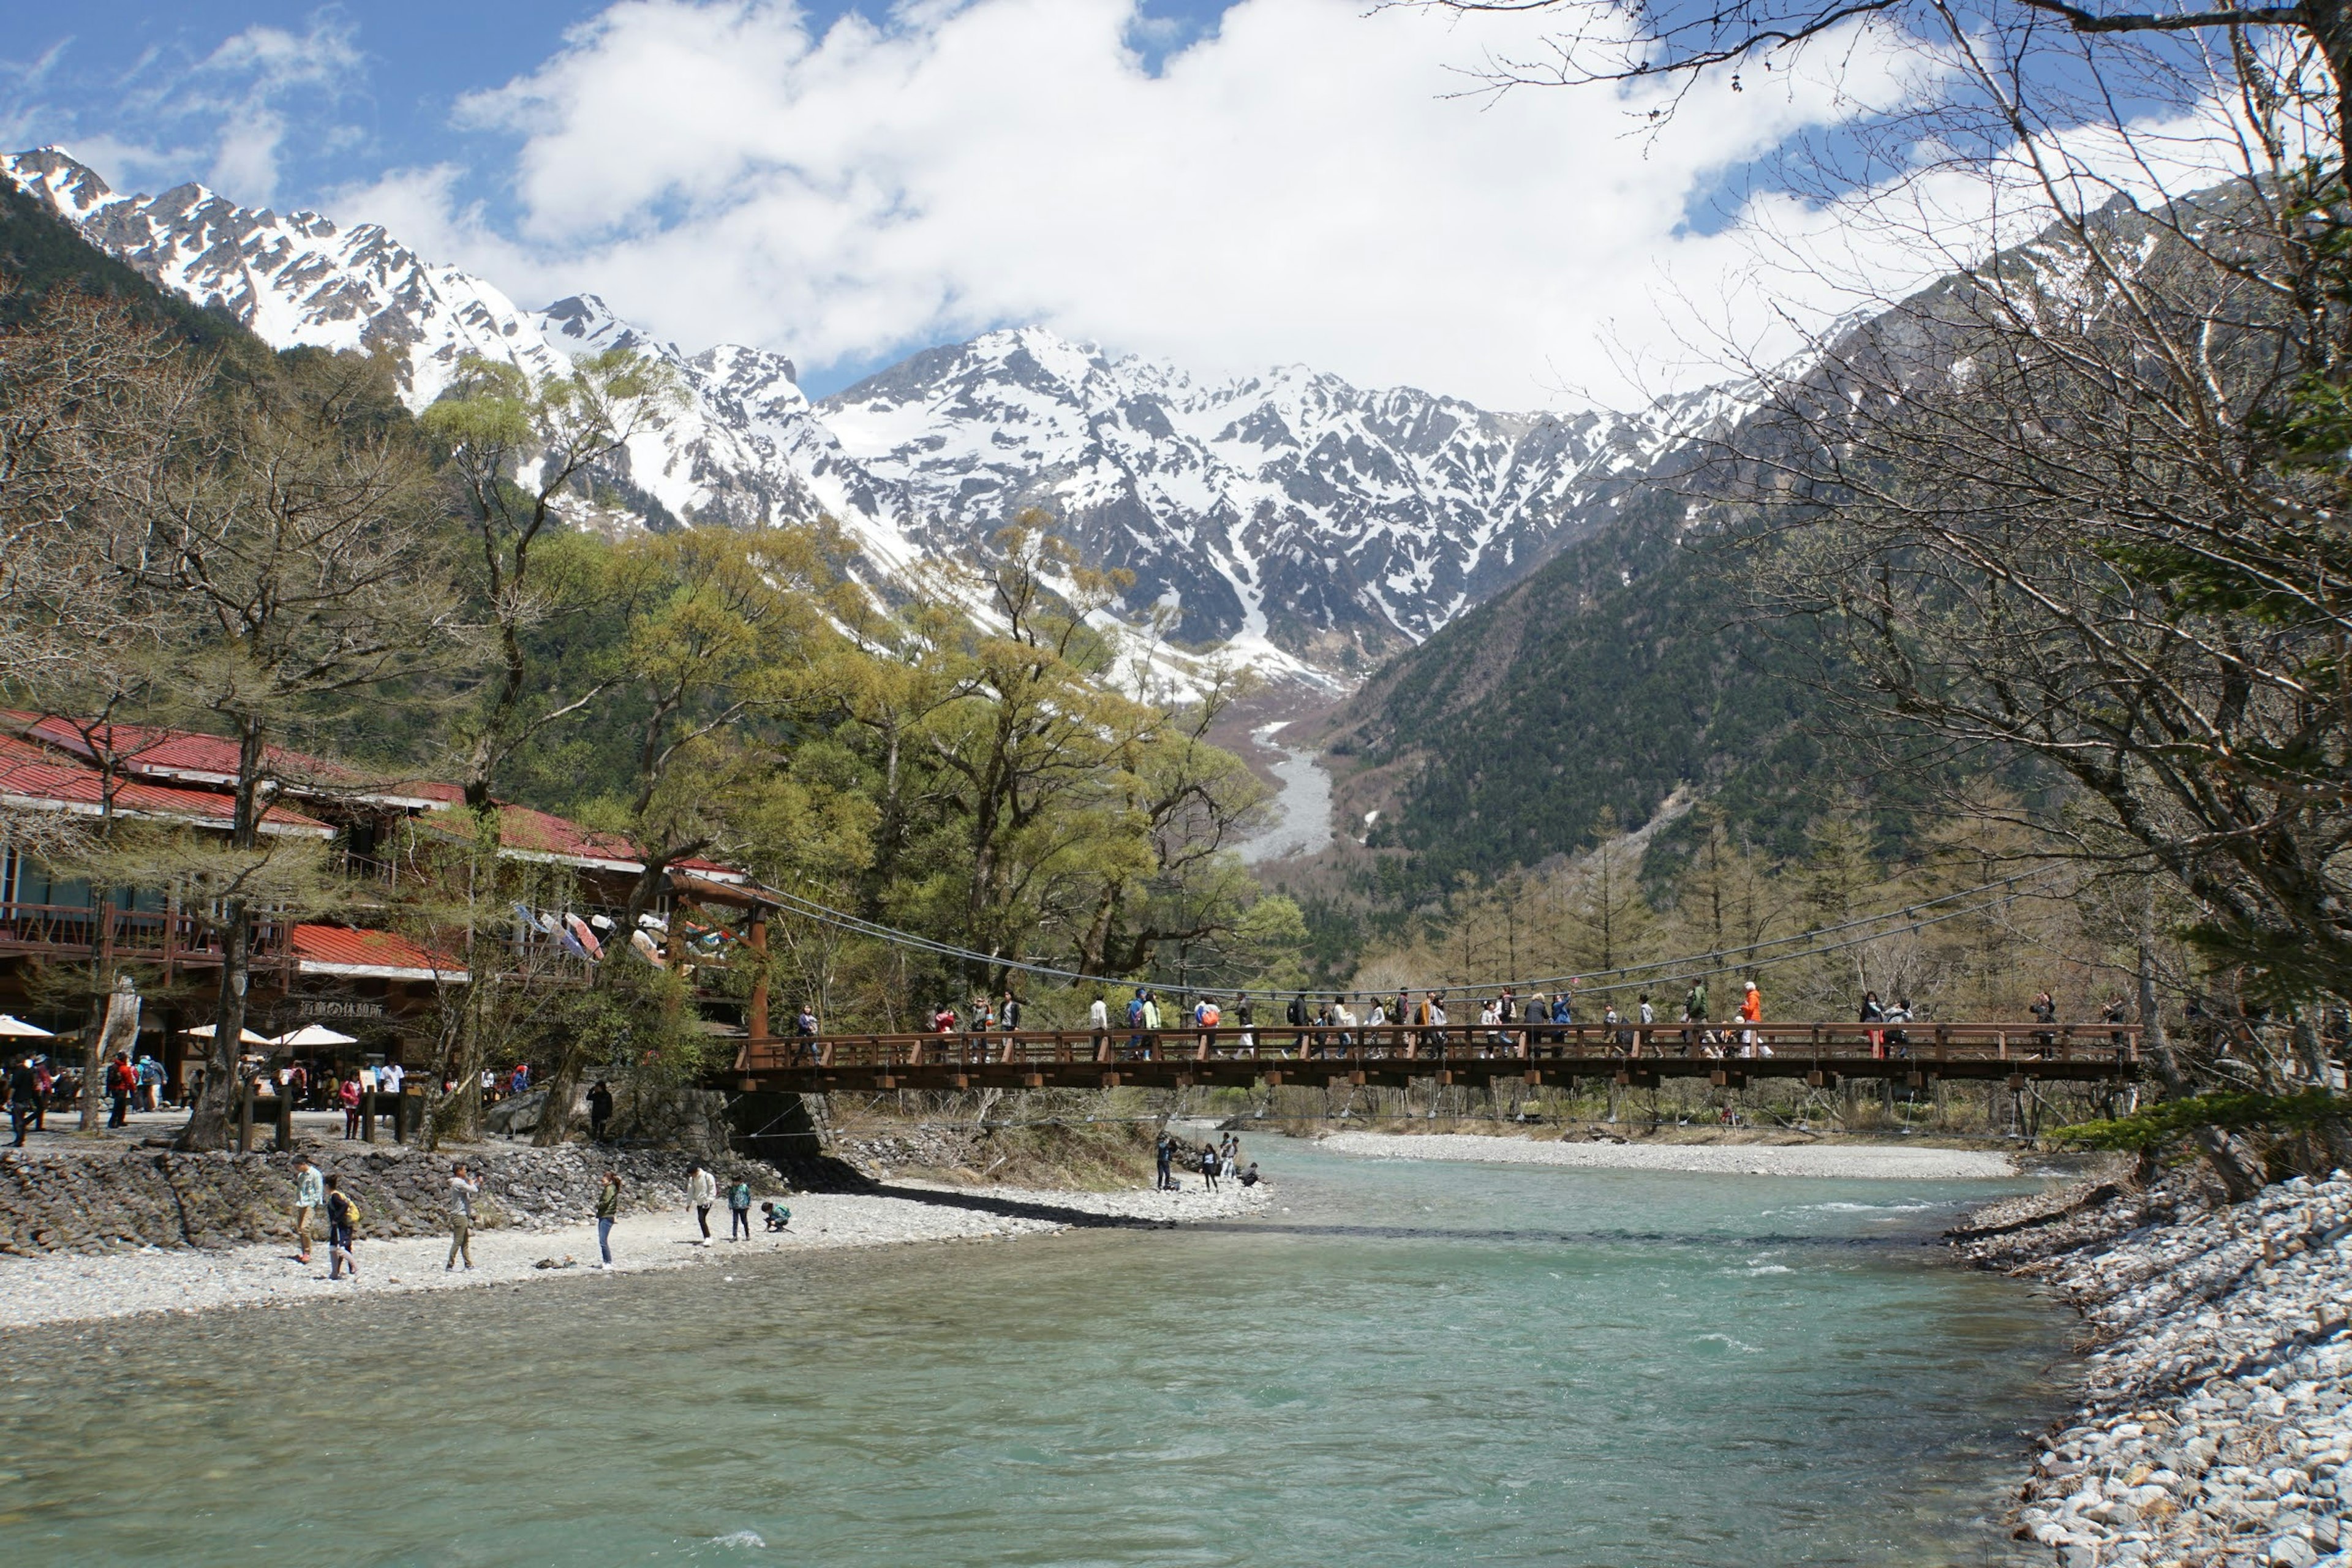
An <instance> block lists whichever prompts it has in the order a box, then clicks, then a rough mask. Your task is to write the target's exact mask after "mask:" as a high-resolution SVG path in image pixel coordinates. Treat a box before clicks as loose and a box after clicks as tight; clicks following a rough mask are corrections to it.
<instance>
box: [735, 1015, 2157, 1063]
mask: <svg viewBox="0 0 2352 1568" xmlns="http://www.w3.org/2000/svg"><path fill="white" fill-rule="evenodd" d="M2139 1049H2140V1029H2139V1026H2138V1025H2137V1024H2106V1023H2099V1024H2042V1023H2038V1022H2026V1023H2019V1024H2010V1023H1922V1022H1916V1021H1915V1022H1909V1023H1903V1024H1895V1025H1891V1026H1890V1025H1885V1024H1869V1025H1864V1024H1853V1023H1835V1024H1816V1023H1784V1024H1740V1023H1728V1024H1548V1023H1534V1024H1500V1025H1497V1024H1468V1025H1462V1024H1445V1025H1397V1024H1381V1025H1377V1026H1364V1025H1356V1026H1342V1025H1336V1024H1324V1025H1313V1024H1310V1025H1304V1026H1301V1025H1293V1024H1278V1025H1255V1026H1251V1027H1249V1028H1241V1027H1238V1026H1233V1025H1220V1026H1218V1027H1216V1028H1214V1029H1202V1028H1198V1027H1184V1028H1160V1029H1131V1028H1125V1027H1120V1028H1113V1029H1103V1030H1093V1029H1024V1030H1020V1031H1017V1032H1010V1033H1008V1032H1004V1031H1001V1030H999V1031H980V1030H957V1031H954V1032H952V1033H941V1034H920V1035H917V1034H900V1035H816V1036H810V1037H778V1038H773V1039H753V1040H750V1041H747V1042H745V1044H744V1046H743V1048H742V1051H741V1053H740V1056H739V1058H737V1066H738V1068H739V1069H740V1070H743V1071H747V1072H754V1073H757V1072H790V1071H857V1072H878V1073H889V1072H891V1071H894V1070H896V1069H899V1068H948V1069H956V1068H967V1069H972V1070H979V1069H983V1068H1024V1067H1026V1068H1046V1067H1054V1068H1076V1067H1086V1066H1095V1067H1099V1068H1103V1069H1104V1070H1106V1071H1117V1070H1118V1067H1119V1064H1121V1063H1126V1062H1154V1063H1168V1062H1181V1061H1202V1062H1207V1061H1218V1062H1231V1061H1258V1062H1264V1063H1265V1064H1266V1065H1267V1067H1268V1068H1270V1069H1273V1070H1279V1068H1280V1065H1281V1064H1288V1065H1290V1066H1292V1067H1297V1066H1298V1065H1300V1064H1303V1063H1311V1064H1316V1065H1318V1066H1328V1067H1335V1068H1351V1067H1360V1066H1365V1065H1371V1066H1377V1067H1380V1068H1384V1069H1388V1070H1393V1068H1394V1067H1395V1066H1396V1065H1397V1064H1400V1063H1409V1062H1426V1063H1429V1064H1431V1066H1432V1067H1433V1068H1438V1067H1444V1066H1446V1065H1448V1064H1453V1063H1461V1062H1468V1061H1489V1062H1491V1061H1496V1060H1505V1059H1513V1058H1516V1059H1521V1060H1526V1061H1529V1062H1543V1063H1558V1062H1561V1061H1577V1060H1590V1061H1593V1062H1596V1063H1616V1062H1622V1061H1638V1060H1641V1059H1643V1058H1670V1057H1671V1058H1725V1059H1738V1058H1759V1057H1794V1058H1857V1057H1867V1058H1877V1059H1882V1060H1883V1059H1900V1060H1914V1061H1920V1062H1924V1063H1928V1064H1933V1063H1934V1062H1937V1061H1939V1060H1942V1061H1958V1060H1968V1061H1989V1060H1999V1061H2012V1060H2013V1061H2021V1062H2024V1061H2062V1062H2100V1063H2112V1064H2114V1065H2116V1066H2118V1067H2132V1066H2136V1065H2137V1062H2138V1059H2139Z"/></svg>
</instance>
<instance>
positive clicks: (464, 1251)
mask: <svg viewBox="0 0 2352 1568" xmlns="http://www.w3.org/2000/svg"><path fill="white" fill-rule="evenodd" d="M481 1190H482V1184H480V1183H479V1182H477V1181H475V1180H473V1179H472V1178H471V1177H470V1176H468V1175H467V1173H466V1167H465V1166H464V1165H463V1164H460V1165H458V1166H457V1169H455V1170H453V1171H451V1172H450V1173H449V1261H448V1262H446V1263H445V1264H443V1265H442V1266H441V1268H442V1272H444V1273H446V1272H448V1271H449V1270H450V1269H452V1268H457V1259H458V1258H461V1257H462V1258H465V1260H466V1267H467V1268H468V1269H471V1268H473V1267H474V1194H476V1193H478V1192H480V1191H481Z"/></svg>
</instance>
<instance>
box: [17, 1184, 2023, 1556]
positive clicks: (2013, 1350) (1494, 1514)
mask: <svg viewBox="0 0 2352 1568" xmlns="http://www.w3.org/2000/svg"><path fill="white" fill-rule="evenodd" d="M1251 1152H1252V1153H1253V1154H1254V1155H1255V1156H1256V1157H1258V1158H1260V1159H1261V1160H1263V1161H1264V1162H1265V1164H1266V1165H1267V1167H1268V1168H1269V1169H1270V1170H1271V1171H1273V1172H1274V1173H1276V1176H1277V1177H1278V1178H1279V1181H1278V1185H1277V1188H1276V1194H1277V1198H1276V1202H1277V1205H1278V1206H1277V1208H1276V1210H1275V1211H1274V1212H1271V1213H1269V1214H1268V1215H1265V1217H1264V1218H1263V1219H1262V1220H1258V1221H1253V1222H1250V1223H1247V1224H1244V1225H1239V1226H1231V1227H1225V1228H1221V1229H1215V1230H1204V1231H1177V1232H1168V1231H1161V1232H1142V1233H1138V1232H1101V1231H1096V1232H1081V1233H1075V1234H1071V1235H1066V1236H1061V1237H1050V1238H1043V1239H1035V1240H1024V1241H1021V1242H1017V1243H1012V1244H993V1245H973V1246H956V1247H943V1246H930V1247H908V1248H902V1249H898V1250H895V1251H891V1252H887V1253H868V1254H865V1255H863V1256H860V1255H856V1254H833V1255H810V1256H807V1257H805V1258H790V1257H785V1258H761V1259H747V1260H745V1261H744V1262H743V1263H741V1264H740V1265H734V1266H732V1267H731V1270H730V1269H720V1268H712V1269H697V1270H692V1271H688V1272H684V1273H677V1274H668V1275H655V1276H635V1277H628V1278H611V1279H608V1278H598V1277H589V1278H577V1277H567V1278H566V1279H562V1280H556V1281H548V1282H541V1283H533V1284H530V1285H527V1286H520V1287H515V1288H511V1289H495V1290H482V1291H467V1292H459V1293H457V1294H454V1295H443V1296H437V1297H433V1298H409V1299H406V1300H400V1299H392V1300H375V1301H371V1302H367V1303H364V1304H361V1303H354V1304H352V1305H351V1306H348V1307H335V1306H329V1307H322V1308H317V1309H303V1310H288V1311H252V1312H243V1313H235V1314H226V1315H216V1316H215V1317H212V1318H210V1319H196V1320H175V1321H170V1322H165V1323H160V1324H158V1323H142V1324H138V1325H134V1326H129V1327H114V1328H109V1329H106V1330H103V1331H100V1330H85V1331H63V1330H59V1331H45V1332H40V1333H33V1334H19V1335H15V1336H12V1337H11V1338H10V1340H9V1341H8V1342H6V1343H5V1345H0V1353H4V1354H5V1362H6V1370H7V1373H8V1381H7V1383H6V1384H5V1392H0V1433H4V1434H5V1436H0V1561H8V1562H14V1563H26V1564H33V1563H41V1564H47V1563H123V1562H138V1563H189V1564H204V1563H254V1562H257V1561H265V1560H268V1561H279V1562H288V1563H448V1564H473V1563H485V1564H487V1563H648V1562H676V1561H680V1560H691V1561H694V1562H697V1563H743V1564H754V1563H761V1564H766V1563H774V1564H786V1563H790V1564H808V1565H819V1564H966V1563H1106V1564H1108V1563H1118V1564H1161V1563H1171V1564H1190V1563H1203V1564H1210V1563H1214V1564H1223V1563H1234V1564H1243V1563H1246V1564H1253V1565H1264V1568H1287V1565H1293V1564H1297V1565H1314V1568H1324V1565H1343V1564H1344V1565H1347V1568H1381V1565H1387V1564H1423V1563H1456V1562H1459V1563H1504V1564H1509V1563H1545V1564H1591V1565H1596V1568H1652V1565H1656V1568H1671V1565H1678V1564H1702V1563H1703V1564H1722V1565H1726V1568H1746V1565H1768V1568H1769V1565H1774V1564H1782V1563H1855V1564H1874V1565H1876V1564H1915V1563H1916V1564H1943V1563H1969V1564H1974V1563H1989V1562H1994V1561H1999V1560H2000V1542H1999V1540H1998V1538H1997V1537H1996V1536H1995V1535H1994V1533H1993V1532H1992V1531H1990V1530H1989V1529H1988V1528H1986V1527H1985V1526H1984V1525H1983V1524H1982V1523H1980V1522H1978V1521H1979V1516H1980V1515H1981V1514H1983V1513H1984V1512H1985V1511H1987V1510H1990V1509H1997V1508H1998V1507H1999V1506H2000V1504H1999V1489H2000V1485H2001V1483H2002V1480H2003V1479H2004V1477H2005V1475H2006V1474H2007V1472H2008V1471H2009V1470H2010V1469H2011V1468H2013V1467H2014V1465H2015V1464H2016V1456H2017V1453H2018V1451H2019V1448H2020V1446H2021V1443H2020V1437H2019V1432H2020V1429H2021V1428H2025V1427H2031V1426H2037V1425H2039V1424H2040V1423H2041V1422H2042V1420H2044V1419H2046V1418H2047V1417H2048V1416H2049V1415H2051V1414H2052V1413H2053V1409H2054V1407H2055V1405H2057V1404H2058V1402H2059V1400H2060V1397H2061V1395H2060V1393H2059V1391H2058V1390H2057V1389H2056V1388H2054V1387H2053V1385H2052V1384H2050V1383H2048V1382H2047V1381H2045V1374H2046V1373H2047V1372H2048V1370H2049V1369H2050V1368H2051V1366H2052V1365H2053V1363H2054V1362H2055V1361H2056V1360H2057V1358H2058V1357H2059V1356H2060V1354H2061V1353H2062V1351H2063V1331H2064V1326H2065V1325H2064V1321H2063V1319H2062V1318H2061V1317H2060V1315H2059V1314H2058V1313H2057V1312H2056V1311H2055V1310H2053V1308H2052V1307H2051V1306H2050V1305H2049V1304H2047V1303H2045V1302H2042V1301H2039V1300H2036V1299H2035V1298H2033V1297H2032V1295H2030V1294H2028V1293H2027V1292H2026V1291H2024V1290H2022V1289H2020V1288H2019V1287H2017V1286H2016V1285H2014V1284H2012V1283H2010V1282H2008V1281H2004V1280H2000V1279H1990V1278H1986V1277H1984V1276H1981V1275H1976V1274H1970V1273H1967V1272H1964V1271H1962V1270H1960V1269H1958V1268H1953V1267H1951V1266H1950V1265H1949V1264H1948V1263H1946V1262H1944V1261H1943V1260H1942V1259H1941V1258H1940V1257H1939V1256H1938V1254H1937V1249H1935V1248H1931V1247H1922V1246H1921V1245H1920V1244H1919V1243H1920V1238H1921V1237H1925V1236H1927V1235H1929V1234H1931V1233H1932V1232H1933V1231H1934V1230H1935V1229H1936V1228H1937V1227H1938V1226H1940V1225H1942V1224H1945V1223H1948V1219H1949V1216H1950V1215H1951V1213H1952V1212H1953V1210H1954V1208H1955V1207H1956V1206H1958V1205H1962V1204H1965V1203H1969V1202H1974V1201H1979V1200H1981V1199H1983V1198H1985V1197H1988V1196H1990V1195H1993V1194H1996V1193H1999V1192H2001V1191H2004V1190H2011V1189H2004V1188H2000V1187H1995V1186H1991V1185H1988V1184H1981V1183H1973V1184H1962V1183H1955V1184H1929V1183H1915V1182H1899V1183H1898V1182H1884V1183H1861V1182H1811V1181H1795V1180H1745V1181H1730V1180H1725V1179H1723V1178H1720V1177H1707V1176H1697V1175H1674V1174H1653V1173H1618V1172H1605V1171H1579V1170H1567V1169H1556V1168H1543V1167H1528V1166H1499V1167H1488V1166H1475V1165H1463V1164H1434V1163H1433V1164H1407V1163H1370V1162H1355V1161H1348V1160H1343V1159H1339V1158H1337V1157H1328V1156H1318V1155H1316V1154H1314V1153H1312V1152H1305V1151H1299V1150H1294V1149H1291V1148H1288V1147H1286V1146H1285V1145H1282V1144H1280V1143H1279V1142H1277V1141H1274V1140H1258V1141H1255V1143H1254V1144H1253V1147H1252V1149H1251ZM730 1271H731V1274H732V1278H731V1279H730V1278H727V1277H726V1275H727V1274H728V1273H729V1272H730Z"/></svg>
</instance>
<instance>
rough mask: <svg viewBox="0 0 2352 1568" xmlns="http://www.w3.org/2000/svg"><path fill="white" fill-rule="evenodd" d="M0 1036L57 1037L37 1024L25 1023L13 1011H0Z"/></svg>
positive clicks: (27, 1038) (31, 1038)
mask: <svg viewBox="0 0 2352 1568" xmlns="http://www.w3.org/2000/svg"><path fill="white" fill-rule="evenodd" d="M0 1037H15V1038H16V1039H20V1040H54V1039H56V1038H57V1037H56V1036H55V1035H53V1034H51V1033H49V1031H48V1030H47V1029H44V1028H42V1027H41V1026H39V1025H38V1024H27V1023H26V1022H25V1020H24V1019H22V1018H19V1017H17V1016H16V1015H15V1014H13V1013H0Z"/></svg>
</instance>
